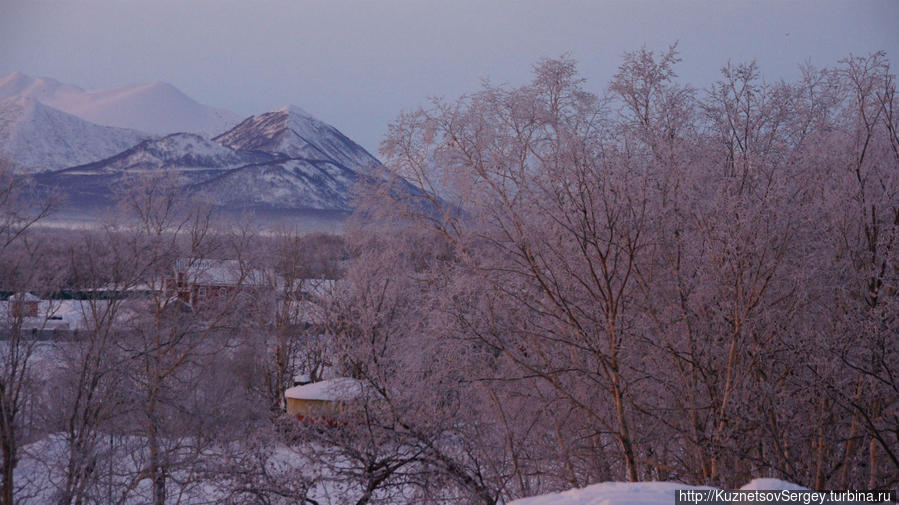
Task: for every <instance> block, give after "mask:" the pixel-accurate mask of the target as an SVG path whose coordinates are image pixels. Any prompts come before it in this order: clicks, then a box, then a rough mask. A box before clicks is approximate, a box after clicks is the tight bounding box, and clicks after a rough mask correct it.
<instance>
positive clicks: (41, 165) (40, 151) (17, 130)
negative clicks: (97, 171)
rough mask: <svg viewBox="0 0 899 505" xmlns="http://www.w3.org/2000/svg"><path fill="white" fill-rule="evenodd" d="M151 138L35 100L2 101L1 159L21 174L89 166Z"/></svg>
mask: <svg viewBox="0 0 899 505" xmlns="http://www.w3.org/2000/svg"><path fill="white" fill-rule="evenodd" d="M147 137H148V135H147V134H145V133H140V132H137V131H133V130H126V129H122V128H111V127H108V126H100V125H96V124H93V123H90V122H88V121H85V120H83V119H80V118H78V117H75V116H73V115H71V114H67V113H65V112H62V111H60V110H57V109H54V108H52V107H48V106H46V105H44V104H42V103H40V102H38V101H37V100H35V99H33V98H27V97H17V98H8V99H6V100H3V101H2V102H0V156H2V157H5V158H7V159H9V160H10V161H12V162H13V163H14V164H15V167H16V170H17V171H19V172H28V173H36V172H43V171H48V170H56V169H60V168H63V167H68V166H72V165H78V164H83V163H88V162H91V161H95V160H98V159H102V158H105V157H108V156H110V155H112V154H115V153H118V152H121V151H122V150H124V149H127V148H129V147H131V146H133V145H134V144H136V143H138V142H140V141H142V140H144V139H145V138H147Z"/></svg>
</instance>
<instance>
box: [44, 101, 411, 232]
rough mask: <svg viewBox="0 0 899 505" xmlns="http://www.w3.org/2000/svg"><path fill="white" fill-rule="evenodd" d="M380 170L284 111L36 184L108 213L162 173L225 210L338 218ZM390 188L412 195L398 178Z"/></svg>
mask: <svg viewBox="0 0 899 505" xmlns="http://www.w3.org/2000/svg"><path fill="white" fill-rule="evenodd" d="M378 166H379V162H378V160H377V159H376V158H374V157H373V156H372V155H370V154H369V153H368V152H366V151H365V149H363V148H362V147H360V146H359V145H358V144H356V143H355V142H353V141H352V140H350V139H348V138H347V137H346V136H344V135H343V134H341V133H340V132H339V131H338V130H337V129H336V128H334V127H333V126H330V125H328V124H327V123H324V122H322V121H320V120H318V119H315V118H313V117H311V116H310V115H309V114H307V113H305V112H303V111H302V110H301V109H299V108H297V107H289V108H284V109H281V110H277V111H272V112H268V113H265V114H260V115H258V116H254V117H251V118H249V119H247V120H246V121H244V122H242V123H241V124H240V125H238V126H236V127H235V128H233V129H232V130H230V131H228V132H226V133H225V134H223V135H220V136H219V137H216V138H215V139H213V140H208V139H206V138H204V137H202V136H199V135H196V134H191V133H177V134H172V135H168V136H166V137H163V138H158V139H148V140H144V141H142V142H140V143H139V144H136V145H134V146H131V147H129V148H128V149H126V150H123V151H122V152H119V153H118V154H115V155H113V156H110V157H108V158H105V159H103V160H100V161H95V162H91V163H86V164H83V165H80V166H75V167H70V168H67V169H63V170H57V171H53V172H48V173H42V174H39V175H38V176H36V177H35V180H36V181H37V182H38V183H39V184H40V185H42V186H45V187H49V188H56V189H57V190H58V191H60V192H62V193H63V194H65V195H66V196H67V199H68V202H69V206H70V207H71V208H72V209H74V210H76V211H77V210H85V209H99V208H104V207H105V208H108V207H109V206H110V205H112V203H113V202H114V201H115V200H116V192H117V191H118V190H119V188H121V187H123V186H126V185H128V184H130V183H132V182H133V180H134V179H135V178H140V177H142V176H143V175H156V174H164V177H166V178H167V179H168V180H169V181H173V182H175V183H176V185H177V186H180V187H181V188H182V190H183V192H184V194H185V195H186V196H189V197H190V198H191V199H192V200H195V201H203V202H207V203H210V204H212V205H214V206H216V207H218V208H219V209H222V210H224V211H235V212H242V211H245V210H254V211H263V212H270V211H271V212H276V213H291V212H292V213H297V212H299V213H310V212H312V213H326V214H328V215H332V216H338V217H340V216H346V215H347V214H348V213H349V212H350V211H352V210H353V202H352V198H353V196H352V191H351V190H352V188H353V186H354V185H355V184H356V183H357V182H359V181H360V180H365V179H368V180H372V181H374V180H375V179H376V178H377V177H378V175H376V168H377V167H378ZM391 191H396V192H399V193H405V194H412V193H415V192H416V191H417V190H416V189H415V188H414V187H413V186H412V185H410V184H408V183H407V182H406V181H403V180H400V181H397V182H396V183H394V184H392V185H391ZM340 218H342V217H340Z"/></svg>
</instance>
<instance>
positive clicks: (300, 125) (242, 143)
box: [213, 106, 380, 171]
mask: <svg viewBox="0 0 899 505" xmlns="http://www.w3.org/2000/svg"><path fill="white" fill-rule="evenodd" d="M213 140H214V141H216V142H218V143H219V144H221V145H223V146H228V147H230V148H232V149H239V150H254V151H265V152H268V153H274V154H281V155H284V156H286V157H289V158H305V159H310V160H328V161H333V162H335V163H337V164H340V165H343V166H344V167H346V168H349V169H352V170H362V171H370V170H371V169H373V168H374V167H377V166H378V165H380V162H379V161H378V160H377V159H376V158H375V157H374V156H372V155H371V154H369V153H368V151H366V150H365V149H364V148H363V147H362V146H360V145H359V144H357V143H355V142H353V141H352V140H350V139H349V138H347V137H346V136H345V135H344V134H343V133H341V132H340V131H339V130H337V128H334V127H333V126H331V125H329V124H327V123H325V122H323V121H320V120H318V119H316V118H315V117H313V116H312V115H310V114H309V113H308V112H306V111H304V110H303V109H301V108H299V107H296V106H288V107H284V108H282V109H279V110H275V111H271V112H266V113H265V114H260V115H257V116H253V117H250V118H247V119H245V120H244V121H242V122H241V123H240V124H238V125H237V126H235V127H234V128H233V129H231V130H229V131H227V132H225V133H223V134H222V135H219V136H218V137H215V138H214V139H213Z"/></svg>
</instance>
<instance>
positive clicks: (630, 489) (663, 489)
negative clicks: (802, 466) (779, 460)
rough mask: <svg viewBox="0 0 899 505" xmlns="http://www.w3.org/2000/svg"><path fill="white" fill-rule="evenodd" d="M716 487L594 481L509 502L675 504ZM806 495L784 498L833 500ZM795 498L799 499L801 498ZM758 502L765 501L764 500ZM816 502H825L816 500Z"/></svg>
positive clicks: (777, 487)
mask: <svg viewBox="0 0 899 505" xmlns="http://www.w3.org/2000/svg"><path fill="white" fill-rule="evenodd" d="M715 489H716V488H711V487H703V486H688V485H686V484H681V483H678V482H603V483H602V484H594V485H592V486H587V487H585V488H581V489H569V490H568V491H562V492H561V493H550V494H545V495H541V496H533V497H530V498H522V499H520V500H515V501H512V502H511V503H509V505H674V504H675V493H676V492H677V491H678V490H681V491H697V492H704V491H705V492H707V491H710V490H712V491H713V490H715ZM740 490H742V491H807V490H808V488H805V487H802V486H800V485H798V484H794V483H792V482H786V481H783V480H780V479H772V478H759V479H754V480H752V481H751V482H749V483H748V484H746V485H745V486H743V487H741V488H740ZM802 496H803V495H783V496H782V497H783V498H785V499H786V500H787V502H794V501H795V502H796V503H803V501H801V500H804V499H806V498H808V499H811V500H817V499H824V502H823V503H833V502H831V501H827V500H828V497H827V496H825V495H823V494H822V495H818V496H813V495H804V496H805V498H802ZM711 497H712V496H709V495H706V496H705V498H711ZM685 499H687V500H689V499H691V498H689V497H685ZM795 499H798V501H797V500H795ZM696 500H697V503H701V501H700V498H699V497H696ZM769 502H770V501H769ZM740 503H743V502H740ZM754 503H762V501H756V502H754ZM813 503H821V502H820V501H814V502H813ZM840 503H844V502H840Z"/></svg>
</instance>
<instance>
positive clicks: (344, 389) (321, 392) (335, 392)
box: [284, 377, 362, 402]
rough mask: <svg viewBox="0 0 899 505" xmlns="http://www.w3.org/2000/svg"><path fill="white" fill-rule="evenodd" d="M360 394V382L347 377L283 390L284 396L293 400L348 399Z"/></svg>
mask: <svg viewBox="0 0 899 505" xmlns="http://www.w3.org/2000/svg"><path fill="white" fill-rule="evenodd" d="M361 394H362V382H361V381H358V380H356V379H351V378H349V377H338V378H336V379H329V380H324V381H321V382H314V383H312V384H304V385H302V386H294V387H292V388H290V389H288V390H287V391H285V392H284V396H285V397H286V398H290V399H293V400H320V401H329V402H336V401H348V400H352V399H354V398H358V397H359V396H360V395H361Z"/></svg>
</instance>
